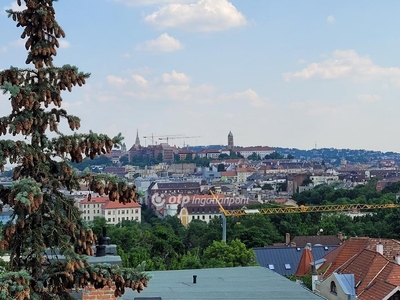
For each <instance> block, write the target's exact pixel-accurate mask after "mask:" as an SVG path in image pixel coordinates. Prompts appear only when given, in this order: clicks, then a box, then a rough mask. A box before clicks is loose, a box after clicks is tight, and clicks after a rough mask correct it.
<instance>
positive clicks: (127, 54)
mask: <svg viewBox="0 0 400 300" xmlns="http://www.w3.org/2000/svg"><path fill="white" fill-rule="evenodd" d="M122 57H124V58H129V57H131V55H130V54H129V53H124V54H123V55H122Z"/></svg>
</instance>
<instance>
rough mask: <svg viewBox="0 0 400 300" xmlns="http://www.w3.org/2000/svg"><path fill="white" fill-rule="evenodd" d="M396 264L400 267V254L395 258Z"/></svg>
mask: <svg viewBox="0 0 400 300" xmlns="http://www.w3.org/2000/svg"><path fill="white" fill-rule="evenodd" d="M394 261H395V262H396V264H398V265H400V254H398V253H397V255H396V257H395V258H394Z"/></svg>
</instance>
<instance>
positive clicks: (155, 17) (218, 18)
mask: <svg viewBox="0 0 400 300" xmlns="http://www.w3.org/2000/svg"><path fill="white" fill-rule="evenodd" d="M144 21H145V22H146V23H148V24H151V25H153V26H154V27H156V28H158V29H164V28H180V29H184V30H190V31H218V30H226V29H229V28H232V27H240V26H243V25H245V24H246V23H247V21H246V18H245V17H244V16H243V15H242V14H241V13H240V12H239V11H238V10H237V9H236V7H235V6H233V4H232V3H230V2H229V1H228V0H199V1H198V2H196V3H193V4H177V3H174V4H168V5H165V6H163V7H161V8H160V9H159V10H157V11H155V12H153V13H152V14H150V15H148V16H146V17H145V18H144Z"/></svg>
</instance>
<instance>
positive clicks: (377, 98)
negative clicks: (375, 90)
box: [358, 94, 382, 103]
mask: <svg viewBox="0 0 400 300" xmlns="http://www.w3.org/2000/svg"><path fill="white" fill-rule="evenodd" d="M358 99H359V100H360V101H362V102H367V103H374V102H378V101H380V100H382V97H381V96H379V95H373V94H364V95H358Z"/></svg>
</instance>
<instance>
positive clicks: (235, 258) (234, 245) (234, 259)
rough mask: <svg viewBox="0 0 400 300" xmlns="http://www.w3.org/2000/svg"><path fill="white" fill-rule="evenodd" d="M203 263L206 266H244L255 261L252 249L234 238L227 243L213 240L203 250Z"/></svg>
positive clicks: (253, 263)
mask: <svg viewBox="0 0 400 300" xmlns="http://www.w3.org/2000/svg"><path fill="white" fill-rule="evenodd" d="M203 264H204V266H205V267H206V268H227V267H240V266H241V267H245V266H254V265H256V261H255V254H254V252H253V250H251V249H247V248H246V245H245V244H243V243H242V242H241V241H240V240H239V239H235V240H232V241H231V242H229V243H226V242H223V241H214V242H213V243H212V245H210V246H209V247H207V248H206V249H205V250H204V254H203Z"/></svg>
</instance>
